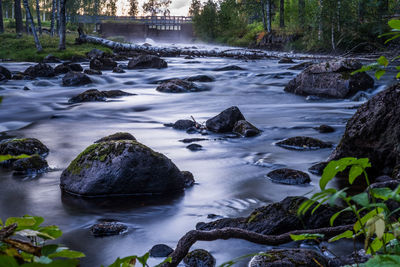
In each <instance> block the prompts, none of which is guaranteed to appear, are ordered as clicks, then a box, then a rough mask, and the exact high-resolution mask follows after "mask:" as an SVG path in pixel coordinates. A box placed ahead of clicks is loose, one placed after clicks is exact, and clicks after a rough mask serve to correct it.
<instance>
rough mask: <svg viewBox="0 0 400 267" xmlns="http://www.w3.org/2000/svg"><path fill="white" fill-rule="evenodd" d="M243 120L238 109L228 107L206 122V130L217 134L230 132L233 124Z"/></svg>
mask: <svg viewBox="0 0 400 267" xmlns="http://www.w3.org/2000/svg"><path fill="white" fill-rule="evenodd" d="M240 120H245V118H244V116H243V114H242V113H241V112H240V110H239V108H238V107H230V108H227V109H225V110H224V111H222V112H221V113H220V114H218V115H217V116H215V117H213V118H211V119H208V120H207V121H206V126H207V129H208V130H210V131H213V132H217V133H227V132H232V130H233V127H234V126H235V124H236V123H237V122H238V121H240Z"/></svg>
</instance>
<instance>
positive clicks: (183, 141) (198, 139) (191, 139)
mask: <svg viewBox="0 0 400 267" xmlns="http://www.w3.org/2000/svg"><path fill="white" fill-rule="evenodd" d="M205 140H208V139H207V138H185V139H182V140H179V142H182V143H193V142H199V141H205Z"/></svg>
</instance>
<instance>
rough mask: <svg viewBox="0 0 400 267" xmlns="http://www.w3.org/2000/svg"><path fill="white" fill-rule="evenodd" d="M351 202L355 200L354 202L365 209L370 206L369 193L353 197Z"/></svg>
mask: <svg viewBox="0 0 400 267" xmlns="http://www.w3.org/2000/svg"><path fill="white" fill-rule="evenodd" d="M351 200H353V201H354V202H356V203H357V204H359V205H361V206H363V207H369V205H370V203H369V198H368V193H366V192H363V193H360V194H357V195H355V196H352V197H351Z"/></svg>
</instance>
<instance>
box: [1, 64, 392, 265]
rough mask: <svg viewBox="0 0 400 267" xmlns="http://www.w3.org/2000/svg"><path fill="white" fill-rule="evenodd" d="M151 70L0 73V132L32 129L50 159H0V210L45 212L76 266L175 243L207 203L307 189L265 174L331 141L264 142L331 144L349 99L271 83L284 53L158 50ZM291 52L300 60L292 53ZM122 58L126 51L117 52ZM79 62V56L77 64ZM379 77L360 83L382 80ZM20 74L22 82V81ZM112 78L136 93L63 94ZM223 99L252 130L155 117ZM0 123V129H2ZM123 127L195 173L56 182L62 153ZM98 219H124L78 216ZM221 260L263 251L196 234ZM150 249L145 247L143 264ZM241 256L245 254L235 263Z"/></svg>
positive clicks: (244, 205) (261, 201)
mask: <svg viewBox="0 0 400 267" xmlns="http://www.w3.org/2000/svg"><path fill="white" fill-rule="evenodd" d="M166 60H167V62H168V64H169V67H168V68H167V69H161V70H154V69H150V70H127V72H126V73H124V74H116V73H112V72H111V71H103V75H102V76H91V78H92V79H93V81H94V83H93V84H90V85H87V86H83V87H63V86H61V78H62V76H58V77H56V78H51V79H36V80H32V81H8V82H7V83H3V84H0V95H2V96H4V100H3V103H2V104H0V132H3V133H2V134H0V138H2V139H4V138H9V137H10V136H18V137H35V138H38V139H40V140H41V141H42V142H43V143H44V144H46V145H47V146H48V147H49V149H50V154H49V155H48V157H47V161H48V163H49V165H50V167H51V168H52V171H50V172H48V173H45V174H42V175H40V176H37V177H19V176H13V175H12V174H10V173H9V172H5V171H2V170H0V216H1V218H2V219H5V218H7V217H10V216H22V215H24V214H31V215H39V216H43V217H44V218H45V223H47V224H55V225H58V226H59V227H60V228H61V229H62V231H63V232H64V235H63V237H62V238H61V242H62V243H64V244H65V245H67V246H69V247H70V248H72V249H75V250H80V251H83V252H84V253H85V254H86V256H87V257H86V258H85V259H83V261H82V266H100V265H101V264H110V263H111V262H112V261H113V260H114V259H115V258H116V257H118V256H119V257H122V256H128V255H132V254H136V255H142V254H144V253H145V252H146V251H148V250H149V249H150V248H151V247H152V246H153V245H155V244H158V243H164V244H167V245H169V246H171V247H175V245H176V243H177V241H178V239H179V238H180V237H181V236H182V235H184V234H185V233H186V232H187V231H189V230H191V229H194V228H195V225H196V224H197V223H198V222H209V221H211V219H208V218H207V215H208V214H216V215H219V216H223V217H237V216H247V215H248V214H249V213H250V212H251V211H252V210H253V209H254V208H257V207H259V206H262V205H265V204H268V203H271V202H274V201H280V200H282V199H283V198H285V197H286V196H291V195H303V194H307V193H310V192H311V191H313V190H314V189H316V186H317V185H318V179H319V177H317V176H314V175H311V178H312V182H311V184H310V185H307V186H289V185H281V184H276V183H273V182H271V181H270V180H269V179H268V178H267V177H266V174H267V173H268V172H269V171H271V170H273V169H276V168H279V167H289V168H294V169H298V170H302V171H307V169H308V168H309V167H310V166H311V165H312V164H314V163H317V162H320V161H322V160H324V159H326V158H327V157H328V155H329V154H330V152H331V150H332V149H322V150H315V151H292V150H286V149H283V148H280V147H277V146H275V145H274V143H275V142H276V141H278V140H281V139H284V138H287V137H292V136H301V135H304V136H311V137H316V138H319V139H321V140H323V141H329V142H332V143H335V144H337V143H338V141H339V140H340V137H341V135H342V134H343V132H344V128H345V124H346V121H347V120H348V119H349V118H350V117H351V116H352V114H354V112H355V109H354V106H358V105H360V104H361V103H362V102H354V101H350V100H326V99H319V100H318V99H317V100H315V99H314V100H307V99H306V98H305V97H301V96H296V95H293V94H288V93H285V92H284V91H283V88H284V86H285V84H286V83H287V82H288V81H289V80H290V79H292V78H293V77H294V76H295V75H296V74H297V73H299V71H290V70H288V67H289V66H292V65H293V64H289V65H288V64H278V63H277V60H256V61H243V60H234V59H220V58H200V59H197V58H196V59H195V61H197V63H193V62H192V63H190V64H189V63H188V61H193V60H185V59H183V58H166ZM299 62H300V61H299ZM121 63H123V64H126V63H127V62H121ZM232 64H235V65H238V66H240V67H242V68H244V69H246V70H244V71H223V72H215V71H212V69H213V68H216V67H223V66H226V65H232ZM2 65H3V66H5V67H7V68H9V69H10V70H11V71H23V70H25V69H26V68H27V67H28V66H29V65H31V63H5V64H2ZM82 65H83V66H84V68H85V67H87V63H86V64H85V63H83V64H82ZM197 74H207V75H211V76H214V77H215V78H216V81H215V82H212V83H205V84H206V85H207V86H209V87H210V88H211V90H210V91H206V92H201V93H189V94H166V93H159V92H157V91H156V90H155V88H156V86H157V85H156V84H155V81H157V80H162V79H167V78H173V77H176V78H185V77H189V76H193V75H197ZM385 83H387V81H381V82H379V83H378V84H377V86H376V88H375V89H374V91H371V92H370V93H371V94H374V93H376V92H377V91H379V90H382V89H383V87H384V86H383V84H385ZM24 86H27V87H29V88H30V89H31V90H29V91H24V90H22V88H23V87H24ZM92 88H96V89H99V90H111V89H120V90H124V91H126V92H129V93H134V94H137V95H134V96H129V97H122V98H119V99H114V100H110V101H107V102H92V103H82V104H74V105H70V104H68V99H69V98H70V97H72V96H74V95H76V94H78V93H80V92H83V91H85V90H87V89H92ZM230 106H238V107H239V108H240V110H241V111H242V113H243V114H244V116H245V117H246V119H247V120H248V121H250V122H251V123H253V124H254V125H256V126H257V127H258V128H259V129H261V130H262V131H263V132H262V134H261V135H259V136H257V137H254V138H236V139H234V138H219V137H223V136H222V135H213V134H211V135H208V136H201V135H199V134H188V133H186V132H185V131H177V130H174V129H172V128H168V127H165V126H163V124H164V123H170V122H175V121H176V120H178V119H190V116H193V117H194V118H195V119H196V120H197V121H198V122H204V121H206V120H207V119H208V118H210V117H211V116H214V115H216V114H218V113H219V112H221V111H222V110H224V109H225V108H228V107H230ZM320 124H328V125H331V126H333V127H334V128H335V129H336V132H334V133H330V134H320V133H318V132H317V131H316V130H314V129H313V127H316V126H319V125H320ZM6 131H7V133H6V134H5V133H4V132H6ZM120 131H123V132H129V133H131V134H133V135H134V136H135V137H136V138H137V139H138V140H139V141H140V142H142V143H143V144H145V145H147V146H149V147H151V148H153V149H154V150H156V151H159V152H162V153H164V154H165V155H167V156H168V157H169V158H171V159H172V160H173V161H174V163H175V164H176V165H177V166H178V167H179V168H180V169H181V170H189V171H191V172H192V173H193V174H194V177H195V179H196V185H195V186H194V187H192V188H190V189H188V190H186V191H185V192H184V193H183V194H182V195H179V196H175V197H173V198H167V199H160V198H153V199H144V198H117V199H115V198H113V199H81V198H78V197H74V196H69V195H65V194H62V193H61V191H60V188H59V177H60V175H61V172H62V170H63V169H65V168H66V167H67V166H68V165H69V163H70V162H71V160H73V159H74V158H75V157H76V156H77V155H78V154H79V153H80V152H81V151H83V150H84V149H85V148H86V147H87V146H89V145H90V144H92V143H93V142H94V141H95V140H97V139H99V138H101V137H103V136H106V135H109V134H112V133H115V132H120ZM195 137H205V138H209V140H207V141H202V142H199V144H201V145H202V146H203V150H202V151H197V152H192V151H190V150H188V149H186V145H187V144H184V143H182V142H179V140H181V139H184V138H195ZM100 219H115V220H118V221H120V222H123V223H125V224H126V225H128V227H129V230H128V231H127V232H126V233H125V234H122V235H120V236H113V237H106V238H95V237H93V236H92V235H91V233H90V227H91V225H93V224H94V223H96V222H98V220H100ZM194 248H205V249H207V250H209V251H210V252H211V253H212V254H213V255H214V256H215V257H216V259H217V263H222V262H224V261H226V260H230V259H232V258H235V257H237V256H241V255H244V254H248V253H252V252H258V251H265V250H266V247H265V246H260V245H254V244H251V243H248V242H246V241H240V240H230V241H216V242H208V243H206V242H199V243H196V244H195V245H194ZM157 262H159V261H157V260H154V259H152V260H151V261H150V264H151V265H153V264H155V263H157ZM242 264H245V262H244V263H242Z"/></svg>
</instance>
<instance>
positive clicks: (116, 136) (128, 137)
mask: <svg viewBox="0 0 400 267" xmlns="http://www.w3.org/2000/svg"><path fill="white" fill-rule="evenodd" d="M119 140H132V141H136V138H135V137H134V136H133V135H131V134H130V133H124V132H118V133H115V134H111V135H109V136H106V137H103V138H100V139H99V140H97V141H95V143H101V142H108V141H119Z"/></svg>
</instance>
